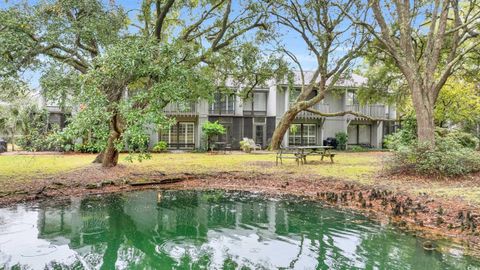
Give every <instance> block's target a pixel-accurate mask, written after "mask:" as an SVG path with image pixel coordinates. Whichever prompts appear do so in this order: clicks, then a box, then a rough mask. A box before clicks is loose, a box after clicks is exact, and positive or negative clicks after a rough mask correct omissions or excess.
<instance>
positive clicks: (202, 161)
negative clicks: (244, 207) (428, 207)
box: [0, 152, 480, 203]
mask: <svg viewBox="0 0 480 270" xmlns="http://www.w3.org/2000/svg"><path fill="white" fill-rule="evenodd" d="M388 156H389V154H388V153H385V152H364V153H339V154H338V155H337V156H336V157H335V163H333V164H331V163H330V162H329V161H323V162H320V161H319V157H312V158H310V159H309V161H308V164H307V165H300V166H297V165H296V163H295V161H294V160H291V159H289V160H284V163H283V164H282V165H279V166H276V165H275V154H273V153H261V154H244V153H241V152H233V153H231V154H214V155H212V154H207V153H165V154H153V155H152V158H151V159H149V160H144V161H142V162H138V161H135V162H133V163H132V162H129V161H126V159H125V157H126V155H121V156H120V165H121V166H122V167H125V168H127V169H128V171H133V172H139V173H144V172H145V173H147V172H149V171H162V172H165V173H167V174H171V173H215V172H234V171H237V172H238V171H242V172H258V173H269V174H275V173H282V174H293V175H307V176H308V175H312V176H315V175H318V176H324V177H332V181H334V179H341V180H351V181H356V182H358V183H361V184H367V185H381V186H383V187H390V188H396V189H401V190H404V191H406V192H410V193H412V194H418V192H427V193H429V194H431V195H435V196H443V197H447V198H451V197H460V198H463V199H465V200H467V201H471V202H475V203H480V187H479V186H478V185H476V184H475V183H474V184H473V185H472V184H470V185H469V186H462V185H463V184H458V185H457V184H456V182H455V181H448V182H445V183H444V182H441V181H440V182H438V181H437V182H435V181H434V182H428V181H427V182H416V181H405V180H398V179H397V180H391V179H389V178H387V177H378V174H379V173H380V172H382V170H383V163H382V161H383V160H384V159H386V158H388ZM94 157H95V155H91V154H72V155H0V184H2V182H3V183H9V184H11V183H13V182H19V183H20V182H22V183H28V181H29V180H32V179H38V178H45V177H55V176H56V175H59V174H62V173H65V172H69V171H72V170H76V169H81V168H85V167H87V166H92V165H91V162H92V160H93V159H94ZM7 181H8V182H7ZM0 191H1V190H0Z"/></svg>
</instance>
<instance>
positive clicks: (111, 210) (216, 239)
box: [0, 191, 479, 269]
mask: <svg viewBox="0 0 480 270" xmlns="http://www.w3.org/2000/svg"><path fill="white" fill-rule="evenodd" d="M2 265H4V268H6V269H11V268H16V267H19V268H20V267H22V268H25V269H45V268H47V269H476V267H479V265H478V264H476V262H474V261H473V260H471V259H469V258H467V257H462V256H461V255H456V256H454V255H451V254H442V253H439V252H427V251H424V250H423V249H422V245H421V240H419V239H416V238H414V237H412V236H409V235H404V234H402V233H400V232H398V231H395V230H393V229H391V228H388V227H382V226H380V225H378V224H375V223H372V222H370V221H368V220H366V219H365V218H364V217H362V216H358V215H354V214H351V213H344V212H339V211H336V210H334V209H329V208H322V207H321V206H320V205H319V204H315V203H311V202H304V201H300V200H293V199H292V200H273V199H266V198H262V197H258V196H254V195H251V194H249V195H245V194H239V193H222V192H218V191H217V192H215V191H212V192H195V191H165V192H161V193H158V192H155V191H147V192H136V193H127V194H115V195H109V196H99V197H90V198H86V199H77V200H73V201H72V202H71V203H69V204H64V205H57V206H46V205H42V206H39V207H37V208H28V207H25V206H16V207H15V208H9V209H0V269H1V268H2V267H1V266H2Z"/></svg>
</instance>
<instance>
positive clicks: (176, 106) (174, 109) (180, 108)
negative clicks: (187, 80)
mask: <svg viewBox="0 0 480 270" xmlns="http://www.w3.org/2000/svg"><path fill="white" fill-rule="evenodd" d="M163 112H164V113H165V114H169V115H184V116H188V115H197V106H196V104H195V103H194V102H191V103H187V104H184V103H169V104H168V105H167V106H166V107H165V108H163Z"/></svg>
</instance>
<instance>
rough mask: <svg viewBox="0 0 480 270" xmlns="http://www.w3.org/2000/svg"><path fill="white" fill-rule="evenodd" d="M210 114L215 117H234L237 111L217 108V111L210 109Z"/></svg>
mask: <svg viewBox="0 0 480 270" xmlns="http://www.w3.org/2000/svg"><path fill="white" fill-rule="evenodd" d="M208 113H209V114H213V115H234V114H235V109H229V110H227V109H223V108H222V109H220V108H215V109H212V108H210V109H209V110H208Z"/></svg>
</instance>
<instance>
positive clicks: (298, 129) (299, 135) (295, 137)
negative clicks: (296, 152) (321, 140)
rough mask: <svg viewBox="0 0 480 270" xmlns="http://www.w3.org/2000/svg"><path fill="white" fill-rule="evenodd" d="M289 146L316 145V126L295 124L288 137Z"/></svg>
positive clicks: (291, 127)
mask: <svg viewBox="0 0 480 270" xmlns="http://www.w3.org/2000/svg"><path fill="white" fill-rule="evenodd" d="M288 138H289V139H288V143H289V145H315V144H316V143H317V129H316V125H315V124H293V125H291V126H290V130H289V135H288Z"/></svg>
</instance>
